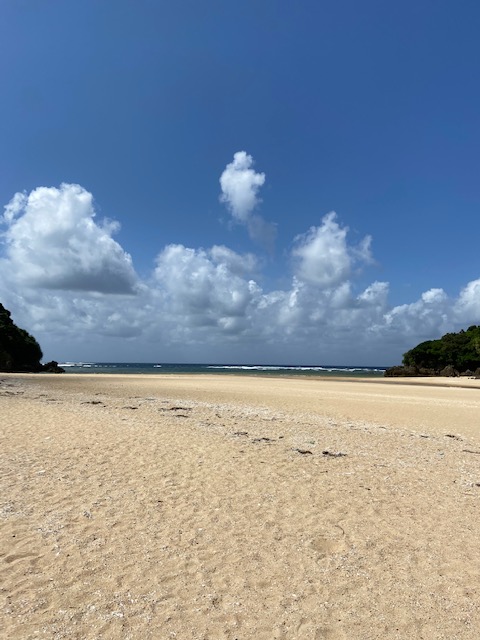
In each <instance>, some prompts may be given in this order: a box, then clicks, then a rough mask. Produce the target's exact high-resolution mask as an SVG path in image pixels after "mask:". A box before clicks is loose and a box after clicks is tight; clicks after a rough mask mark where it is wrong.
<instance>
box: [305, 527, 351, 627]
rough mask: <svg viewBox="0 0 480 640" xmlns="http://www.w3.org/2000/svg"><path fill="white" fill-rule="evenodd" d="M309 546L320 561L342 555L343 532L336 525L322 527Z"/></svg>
mask: <svg viewBox="0 0 480 640" xmlns="http://www.w3.org/2000/svg"><path fill="white" fill-rule="evenodd" d="M310 546H311V548H312V549H313V550H314V551H316V552H317V554H318V558H319V559H320V560H321V559H323V558H326V557H327V556H328V555H330V554H332V553H342V552H343V551H346V549H347V543H346V540H345V531H344V530H343V528H342V527H341V526H340V525H338V524H332V525H327V526H325V527H322V529H321V530H320V531H318V533H317V535H316V536H315V537H313V538H312V540H311V541H310ZM320 637H321V636H320ZM325 637H327V636H325ZM332 637H333V636H332Z"/></svg>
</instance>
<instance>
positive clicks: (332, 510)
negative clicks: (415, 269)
mask: <svg viewBox="0 0 480 640" xmlns="http://www.w3.org/2000/svg"><path fill="white" fill-rule="evenodd" d="M0 474H1V475H0V478H1V480H0V482H1V493H0V527H1V548H0V566H1V579H0V580H1V582H0V591H1V600H2V601H1V605H0V606H1V620H0V629H3V631H0V635H1V634H2V633H3V634H4V635H3V636H2V637H5V638H9V639H12V640H13V639H22V640H30V639H32V640H33V639H37V638H47V639H49V640H50V639H54V640H57V639H68V640H71V639H78V640H85V639H87V640H90V639H91V640H94V639H95V640H96V639H99V640H100V639H122V640H127V639H133V640H149V639H151V640H157V639H160V640H162V639H169V638H178V639H181V640H190V639H192V640H193V639H196V640H197V639H198V640H207V639H209V640H220V639H225V640H235V639H237V640H250V639H251V640H253V639H255V640H257V639H258V640H273V639H279V640H280V639H282V640H283V639H299V640H304V639H305V640H306V639H315V640H320V639H323V638H328V639H335V638H344V639H348V640H374V639H382V640H384V639H388V640H390V639H394V638H395V639H398V640H405V639H412V640H413V639H415V640H416V639H424V640H429V639H431V640H441V639H448V640H452V639H463V638H465V639H472V640H474V639H475V640H477V639H478V638H479V637H480V608H479V602H480V532H479V529H480V518H479V507H480V381H478V380H477V381H474V380H467V379H461V380H458V379H455V380H447V379H445V380H439V381H437V380H436V381H433V383H432V381H431V380H428V381H419V380H415V381H408V380H402V381H400V382H399V381H397V380H392V381H384V380H379V381H374V382H359V381H356V382H355V381H336V380H331V379H299V378H296V379H286V378H268V379H267V378H261V377H238V376H226V375H223V376H210V375H208V376H193V375H192V376H190V375H182V376H172V375H170V376H103V375H73V374H66V375H63V376H53V375H52V376H50V375H38V376H29V375H24V376H15V375H1V374H0Z"/></svg>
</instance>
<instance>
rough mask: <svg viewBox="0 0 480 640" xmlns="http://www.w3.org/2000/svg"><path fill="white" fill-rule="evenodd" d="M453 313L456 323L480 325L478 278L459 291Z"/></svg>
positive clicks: (479, 284)
mask: <svg viewBox="0 0 480 640" xmlns="http://www.w3.org/2000/svg"><path fill="white" fill-rule="evenodd" d="M454 313H455V317H456V318H457V322H461V323H463V324H465V325H469V324H480V278H479V279H478V280H472V281H471V282H469V283H468V284H467V285H466V286H465V287H464V288H463V289H462V290H461V291H460V295H459V297H458V300H457V302H456V304H455V308H454Z"/></svg>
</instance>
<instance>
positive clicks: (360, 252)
mask: <svg viewBox="0 0 480 640" xmlns="http://www.w3.org/2000/svg"><path fill="white" fill-rule="evenodd" d="M347 233H348V227H341V226H340V225H339V224H338V222H337V214H336V213H335V212H334V211H332V212H330V213H329V214H327V215H326V216H324V218H323V220H322V224H321V225H320V226H319V227H311V228H310V230H309V231H308V232H307V233H305V234H303V235H299V236H297V237H296V238H295V243H294V247H293V251H292V256H293V258H294V259H295V265H296V274H297V277H298V278H299V279H301V280H303V281H304V282H307V283H308V284H311V285H314V286H318V287H321V288H328V287H332V286H336V285H338V284H340V283H341V282H342V281H344V280H346V279H348V278H349V277H350V275H351V269H352V264H353V263H354V261H355V260H362V261H364V262H369V261H371V251H370V242H371V239H370V237H368V236H367V237H366V238H365V239H364V240H362V242H361V243H360V245H359V246H358V247H350V246H348V245H347Z"/></svg>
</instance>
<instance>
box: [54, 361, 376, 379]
mask: <svg viewBox="0 0 480 640" xmlns="http://www.w3.org/2000/svg"><path fill="white" fill-rule="evenodd" d="M60 366H62V367H64V369H65V371H66V372H67V373H114V374H125V373H135V374H150V375H155V374H162V375H165V374H182V373H187V374H188V373H190V374H191V373H200V374H205V373H210V374H211V373H215V374H222V375H232V374H235V375H251V376H252V375H261V376H277V377H278V376H283V377H286V376H321V377H324V376H349V377H351V376H353V377H362V378H371V377H381V376H383V374H384V371H385V368H386V367H363V366H352V367H340V366H323V365H322V366H320V365H312V366H290V365H282V366H278V365H263V364H252V365H244V364H175V363H163V362H162V363H150V362H63V363H60Z"/></svg>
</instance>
